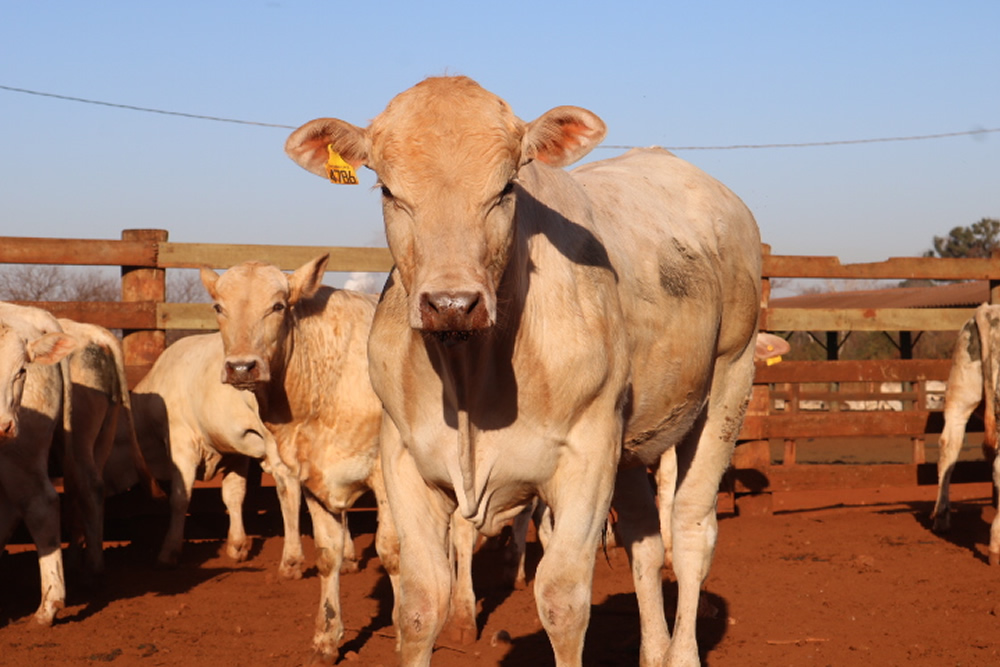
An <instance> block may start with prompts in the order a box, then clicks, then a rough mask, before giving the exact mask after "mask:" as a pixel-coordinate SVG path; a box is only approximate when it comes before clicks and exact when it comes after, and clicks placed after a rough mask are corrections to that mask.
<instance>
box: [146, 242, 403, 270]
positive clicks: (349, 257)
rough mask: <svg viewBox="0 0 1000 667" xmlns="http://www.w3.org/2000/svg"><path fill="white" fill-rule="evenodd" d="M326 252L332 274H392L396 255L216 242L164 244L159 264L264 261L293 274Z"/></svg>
mask: <svg viewBox="0 0 1000 667" xmlns="http://www.w3.org/2000/svg"><path fill="white" fill-rule="evenodd" d="M324 252H329V253H330V261H329V263H328V264H327V270H328V271H371V272H388V271H389V270H390V269H391V268H392V256H391V255H390V254H389V249H388V248H344V247H327V246H267V245H223V244H215V243H161V244H160V248H159V257H158V262H159V266H161V267H163V268H199V267H201V266H210V267H212V268H214V269H228V268H229V267H231V266H233V265H235V264H239V263H240V262H243V261H247V260H260V261H264V262H269V263H271V264H274V265H275V266H277V267H278V268H280V269H281V270H283V271H293V270H295V269H297V268H299V267H300V266H302V265H303V264H305V263H306V262H308V261H309V260H311V259H313V258H314V257H316V256H317V255H320V254H322V253H324Z"/></svg>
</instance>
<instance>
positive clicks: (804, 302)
mask: <svg viewBox="0 0 1000 667" xmlns="http://www.w3.org/2000/svg"><path fill="white" fill-rule="evenodd" d="M989 300H990V284H989V281H987V280H974V281H970V282H964V283H948V284H946V285H936V286H934V287H894V288H891V289H879V290H858V291H855V292H826V293H823V294H802V295H800V296H790V297H784V298H781V299H771V301H770V304H769V305H770V307H771V308H962V307H972V308H974V307H976V306H978V305H979V304H981V303H983V302H985V301H989Z"/></svg>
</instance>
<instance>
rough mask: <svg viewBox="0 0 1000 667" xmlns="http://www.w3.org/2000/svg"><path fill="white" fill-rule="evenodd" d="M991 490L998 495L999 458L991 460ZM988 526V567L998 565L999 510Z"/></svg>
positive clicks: (999, 554)
mask: <svg viewBox="0 0 1000 667" xmlns="http://www.w3.org/2000/svg"><path fill="white" fill-rule="evenodd" d="M993 488H994V490H995V491H997V492H998V493H1000V456H997V457H996V458H994V459H993ZM996 510H997V512H996V514H995V515H994V516H993V524H992V525H991V526H990V565H1000V508H996Z"/></svg>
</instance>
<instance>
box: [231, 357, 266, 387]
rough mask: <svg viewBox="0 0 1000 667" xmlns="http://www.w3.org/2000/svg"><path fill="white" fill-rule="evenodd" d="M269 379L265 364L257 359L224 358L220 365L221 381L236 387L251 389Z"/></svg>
mask: <svg viewBox="0 0 1000 667" xmlns="http://www.w3.org/2000/svg"><path fill="white" fill-rule="evenodd" d="M270 379H271V374H270V373H269V372H268V369H267V366H266V364H263V363H261V362H260V361H259V360H258V359H226V363H225V364H224V365H223V367H222V381H223V382H224V383H226V384H231V385H233V386H234V387H236V388H237V389H253V388H254V387H255V386H256V385H258V384H261V383H264V382H268V381H269V380H270Z"/></svg>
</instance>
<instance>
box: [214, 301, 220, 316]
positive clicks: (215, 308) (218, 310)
mask: <svg viewBox="0 0 1000 667" xmlns="http://www.w3.org/2000/svg"><path fill="white" fill-rule="evenodd" d="M212 309H213V310H215V312H216V314H217V315H221V314H222V306H221V305H219V304H217V303H213V304H212Z"/></svg>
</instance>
